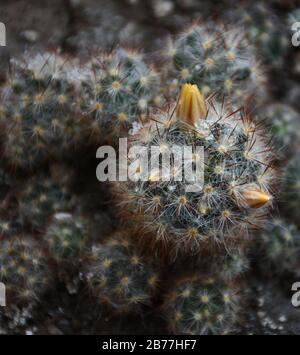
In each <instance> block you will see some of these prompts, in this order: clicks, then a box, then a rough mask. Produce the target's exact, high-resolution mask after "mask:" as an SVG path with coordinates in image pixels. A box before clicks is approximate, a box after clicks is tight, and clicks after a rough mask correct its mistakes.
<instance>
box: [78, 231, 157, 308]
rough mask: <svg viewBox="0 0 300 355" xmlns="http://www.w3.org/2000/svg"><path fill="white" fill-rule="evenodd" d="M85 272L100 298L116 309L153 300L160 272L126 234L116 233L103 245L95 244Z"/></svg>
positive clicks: (136, 305) (132, 306) (95, 293)
mask: <svg viewBox="0 0 300 355" xmlns="http://www.w3.org/2000/svg"><path fill="white" fill-rule="evenodd" d="M83 275H84V277H85V279H86V281H87V283H88V285H89V287H90V289H91V291H92V292H93V294H94V295H95V296H96V297H98V299H99V301H100V302H105V303H108V304H109V305H110V306H112V307H113V308H114V309H115V310H116V311H117V312H126V311H134V312H136V311H137V310H138V309H139V305H141V304H150V303H151V297H152V296H153V292H154V290H155V289H156V287H157V283H158V275H157V273H156V271H155V270H154V269H153V267H152V266H151V264H148V263H147V261H146V260H145V259H144V258H143V257H142V256H141V255H140V253H139V251H138V250H137V249H136V247H135V246H134V244H133V243H132V242H130V241H129V240H128V239H127V238H126V236H124V235H116V236H114V237H112V238H111V239H109V240H108V241H107V242H106V243H105V244H104V245H101V244H99V245H95V246H94V247H93V248H92V251H91V254H90V258H89V260H87V262H86V264H85V267H84V271H83Z"/></svg>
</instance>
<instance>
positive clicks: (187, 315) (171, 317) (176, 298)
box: [162, 276, 237, 335]
mask: <svg viewBox="0 0 300 355" xmlns="http://www.w3.org/2000/svg"><path fill="white" fill-rule="evenodd" d="M235 292H236V290H234V288H233V286H232V285H230V284H227V283H224V282H223V281H222V280H220V279H215V278H204V277H203V278H202V277H199V276H191V277H187V278H183V279H181V280H179V281H178V282H176V283H175V285H174V286H172V288H171V290H170V291H169V293H167V294H166V295H165V301H164V304H163V307H162V314H163V316H164V317H165V319H166V320H167V323H168V325H169V329H170V330H171V331H172V332H173V333H175V334H188V335H215V334H219V335H220V334H227V333H228V332H230V330H231V328H232V327H233V324H234V321H235V318H236V308H237V304H236V302H237V300H236V295H235Z"/></svg>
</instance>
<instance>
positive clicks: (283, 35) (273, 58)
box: [234, 3, 290, 69]
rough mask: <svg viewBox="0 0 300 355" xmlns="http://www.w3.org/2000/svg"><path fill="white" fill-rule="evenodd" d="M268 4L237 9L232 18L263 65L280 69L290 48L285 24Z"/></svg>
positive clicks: (257, 4)
mask: <svg viewBox="0 0 300 355" xmlns="http://www.w3.org/2000/svg"><path fill="white" fill-rule="evenodd" d="M268 5H269V4H264V3H256V4H252V3H251V5H249V6H247V7H246V8H247V11H245V8H243V9H238V10H237V12H236V14H235V15H234V18H236V19H237V20H239V21H240V22H241V24H242V25H243V26H244V27H245V31H246V33H247V39H248V40H249V42H250V43H251V44H253V45H254V46H255V47H256V50H257V54H258V55H259V57H260V58H261V60H262V61H263V63H264V64H267V65H269V66H272V69H276V68H277V69H278V68H282V66H283V64H284V58H285V56H286V54H287V52H288V49H289V46H290V36H289V32H288V29H287V26H286V24H284V23H283V21H281V19H280V18H279V17H278V16H277V15H276V14H275V13H274V11H272V9H270V7H269V6H268Z"/></svg>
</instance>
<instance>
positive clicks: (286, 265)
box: [256, 218, 300, 276]
mask: <svg viewBox="0 0 300 355" xmlns="http://www.w3.org/2000/svg"><path fill="white" fill-rule="evenodd" d="M299 256H300V233H299V231H298V230H297V228H296V226H295V225H293V224H289V223H287V222H285V221H284V220H282V219H280V218H278V219H275V220H274V221H272V223H271V224H270V225H269V226H268V228H266V229H265V230H264V231H263V233H262V236H261V240H260V241H259V255H258V257H257V258H256V259H257V261H258V263H259V266H260V269H261V270H262V271H263V272H264V273H267V274H272V275H276V276H278V275H284V274H287V273H289V274H295V275H296V276H299V275H300V268H299V266H300V265H299Z"/></svg>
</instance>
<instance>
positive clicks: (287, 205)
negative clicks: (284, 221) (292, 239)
mask: <svg viewBox="0 0 300 355" xmlns="http://www.w3.org/2000/svg"><path fill="white" fill-rule="evenodd" d="M282 190H283V193H282V197H281V200H282V204H283V206H282V207H283V210H284V211H285V214H286V217H287V218H288V219H290V220H291V221H292V222H293V223H295V224H298V225H300V224H299V213H300V158H299V152H298V153H296V154H295V156H294V158H293V159H292V160H291V161H290V162H289V163H288V165H287V167H286V169H285V173H284V176H283V188H282Z"/></svg>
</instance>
